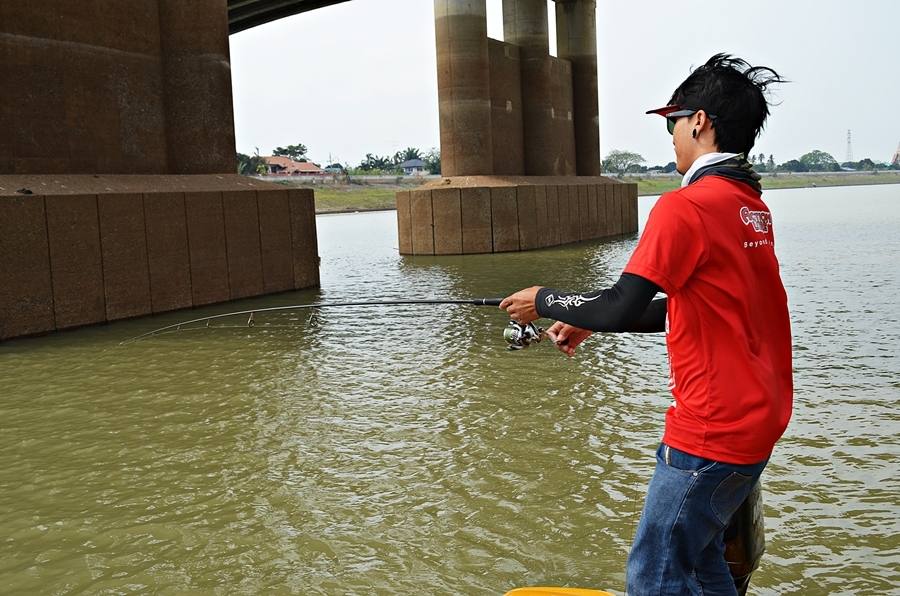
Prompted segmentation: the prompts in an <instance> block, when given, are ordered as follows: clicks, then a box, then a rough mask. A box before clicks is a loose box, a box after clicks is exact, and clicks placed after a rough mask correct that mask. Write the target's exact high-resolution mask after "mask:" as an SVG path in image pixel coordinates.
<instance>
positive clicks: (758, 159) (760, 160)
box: [756, 153, 766, 165]
mask: <svg viewBox="0 0 900 596" xmlns="http://www.w3.org/2000/svg"><path fill="white" fill-rule="evenodd" d="M756 163H758V164H759V165H763V164H765V163H766V154H765V153H760V154H759V155H757V156H756Z"/></svg>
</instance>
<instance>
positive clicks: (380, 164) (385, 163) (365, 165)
mask: <svg viewBox="0 0 900 596" xmlns="http://www.w3.org/2000/svg"><path fill="white" fill-rule="evenodd" d="M359 169H360V170H362V171H364V172H373V171H379V172H386V171H391V170H393V169H394V162H393V160H392V159H391V158H389V157H381V156H378V155H373V154H371V153H366V158H365V159H364V160H363V161H362V162H361V163H360V164H359Z"/></svg>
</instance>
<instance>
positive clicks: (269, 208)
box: [256, 190, 294, 294]
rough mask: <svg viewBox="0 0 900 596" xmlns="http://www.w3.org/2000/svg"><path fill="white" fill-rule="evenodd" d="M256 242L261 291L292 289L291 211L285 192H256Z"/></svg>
mask: <svg viewBox="0 0 900 596" xmlns="http://www.w3.org/2000/svg"><path fill="white" fill-rule="evenodd" d="M256 199H257V201H258V204H259V241H260V249H261V251H262V276H263V292H265V293H266V294H272V293H275V292H286V291H288V290H293V289H294V266H293V262H292V260H291V212H290V207H288V191H287V190H259V191H257V192H256Z"/></svg>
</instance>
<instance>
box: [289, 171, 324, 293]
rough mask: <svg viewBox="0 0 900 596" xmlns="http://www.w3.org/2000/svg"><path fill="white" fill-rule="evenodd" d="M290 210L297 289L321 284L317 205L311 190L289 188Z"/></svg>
mask: <svg viewBox="0 0 900 596" xmlns="http://www.w3.org/2000/svg"><path fill="white" fill-rule="evenodd" d="M288 207H289V208H290V212H291V258H292V260H293V269H294V289H297V290H300V289H303V288H311V287H313V286H318V285H319V255H318V248H317V243H316V237H317V236H316V217H315V214H316V204H315V199H314V196H313V191H312V189H308V188H293V189H291V190H289V191H288Z"/></svg>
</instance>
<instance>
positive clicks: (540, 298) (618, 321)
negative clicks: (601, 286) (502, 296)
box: [535, 273, 667, 333]
mask: <svg viewBox="0 0 900 596" xmlns="http://www.w3.org/2000/svg"><path fill="white" fill-rule="evenodd" d="M659 291H660V288H659V286H657V285H656V284H655V283H653V282H651V281H649V280H647V279H645V278H643V277H640V276H639V275H633V274H630V273H623V274H622V276H621V277H620V278H619V281H617V282H616V283H615V285H613V286H612V287H611V288H609V289H607V290H602V291H598V292H591V293H588V294H569V293H564V292H559V291H557V290H554V289H552V288H541V289H540V290H538V291H537V296H536V297H535V308H536V310H537V314H539V315H540V316H542V317H546V318H549V319H554V320H556V321H562V322H563V323H568V324H569V325H573V326H575V327H579V328H581V329H588V330H591V331H606V332H614V333H623V332H633V333H659V332H661V331H665V323H666V306H667V299H666V298H662V299H660V300H653V297H654V296H655V295H656V294H657V292H659ZM651 301H652V302H651Z"/></svg>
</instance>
